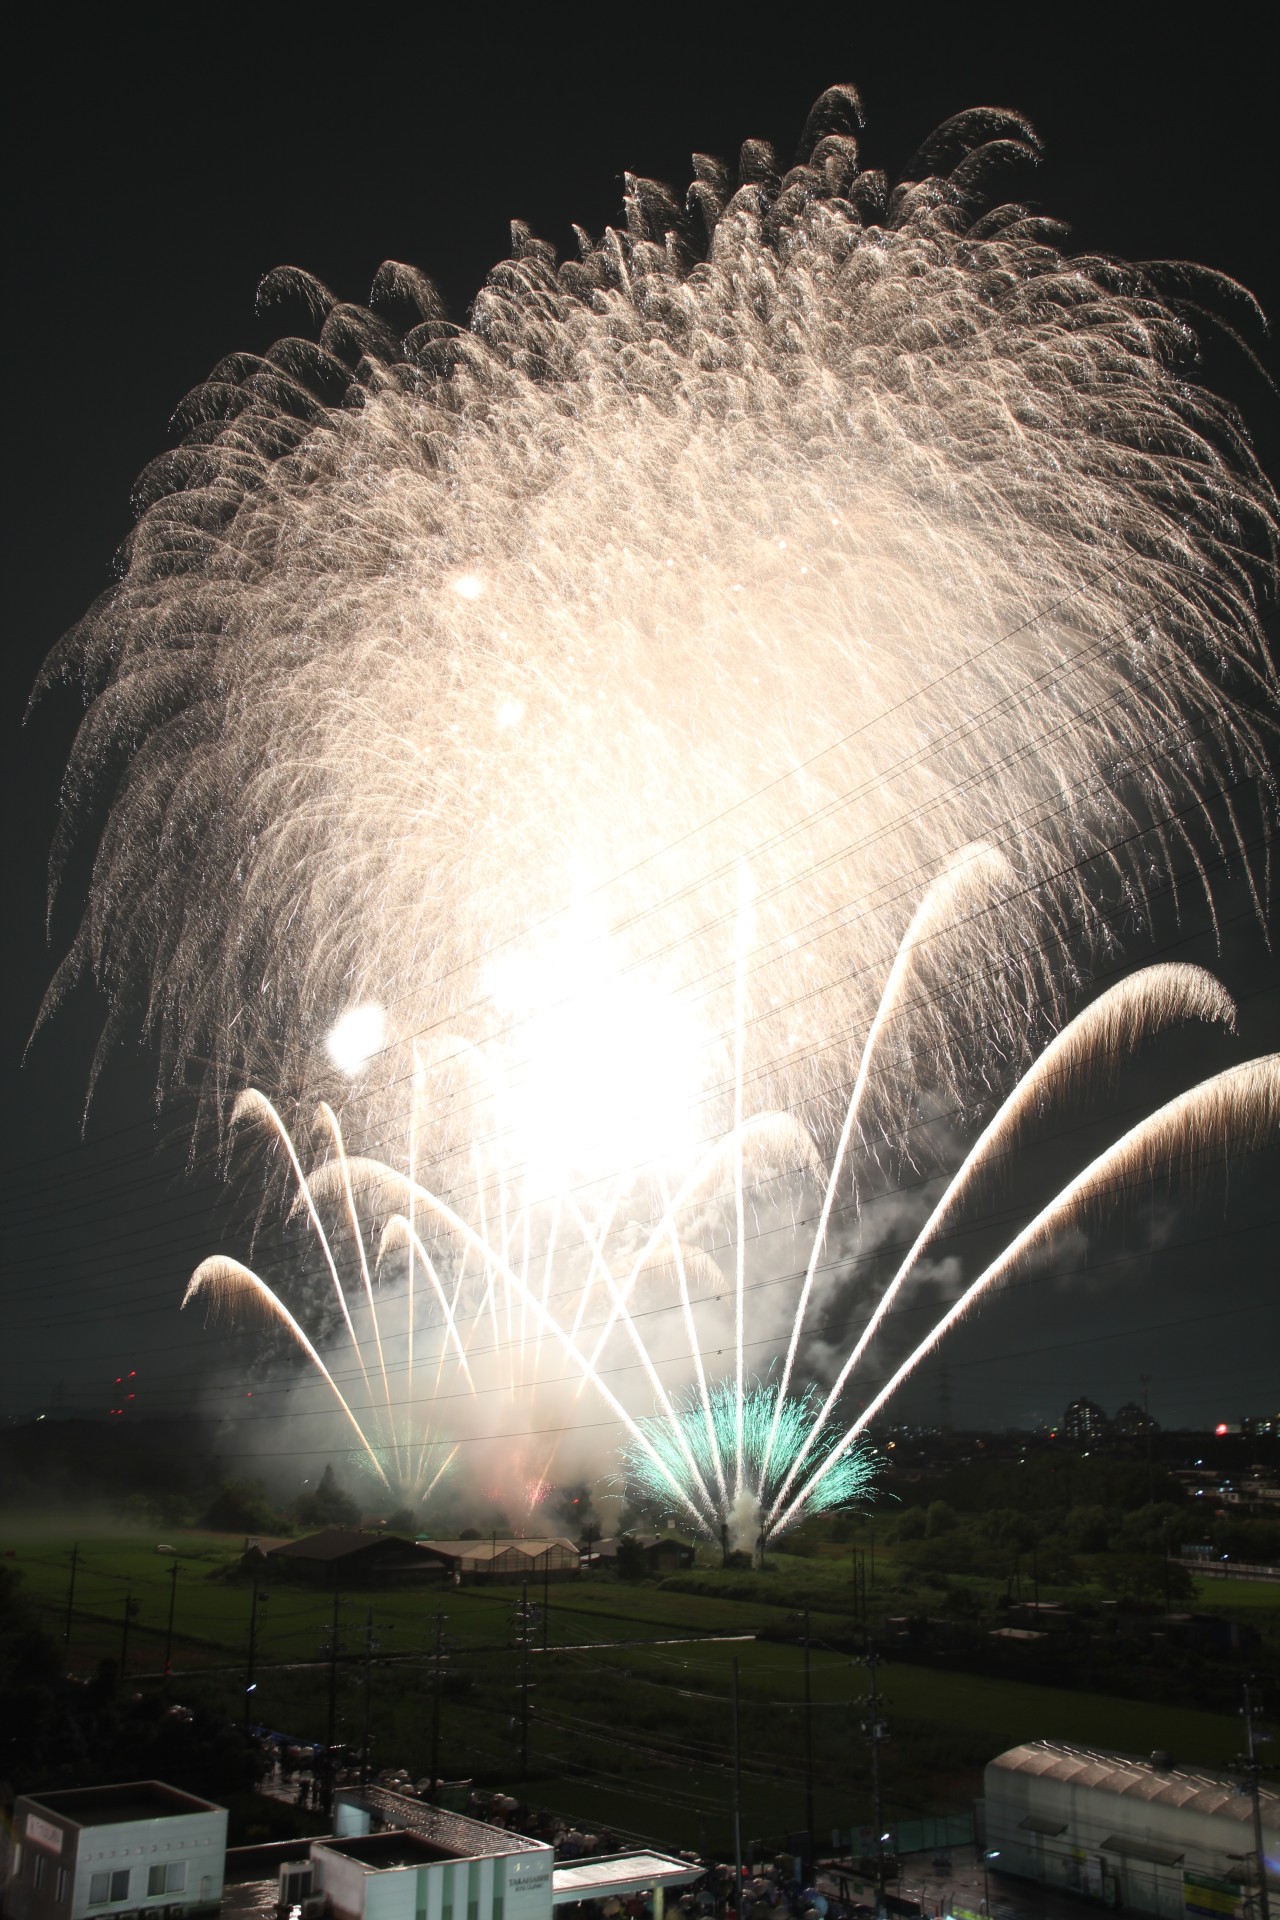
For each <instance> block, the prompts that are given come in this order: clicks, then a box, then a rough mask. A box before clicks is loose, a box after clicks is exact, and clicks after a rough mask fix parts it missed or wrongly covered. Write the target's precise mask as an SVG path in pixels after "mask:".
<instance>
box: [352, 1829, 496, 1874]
mask: <svg viewBox="0 0 1280 1920" xmlns="http://www.w3.org/2000/svg"><path fill="white" fill-rule="evenodd" d="M316 1844H317V1845H318V1846H322V1847H323V1848H324V1849H325V1851H326V1852H327V1853H340V1854H342V1855H343V1857H344V1858H345V1859H347V1860H358V1861H359V1862H360V1865H361V1866H364V1867H373V1868H376V1869H377V1870H378V1871H379V1872H385V1871H386V1870H387V1869H388V1868H390V1867H421V1866H425V1865H427V1864H428V1863H429V1862H431V1861H432V1860H458V1859H466V1858H468V1857H470V1856H468V1855H466V1854H459V1853H457V1852H456V1851H455V1850H454V1849H453V1848H452V1847H442V1846H439V1845H436V1844H434V1843H433V1842H432V1841H430V1840H427V1839H425V1838H424V1837H423V1836H422V1835H421V1834H420V1833H366V1834H360V1835H356V1834H353V1835H351V1836H350V1837H349V1838H344V1839H324V1840H319V1841H317V1842H316Z"/></svg>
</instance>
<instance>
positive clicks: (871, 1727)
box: [863, 1641, 884, 1914]
mask: <svg viewBox="0 0 1280 1920" xmlns="http://www.w3.org/2000/svg"><path fill="white" fill-rule="evenodd" d="M879 1660H880V1656H879V1654H878V1653H877V1652H876V1650H875V1648H874V1647H873V1646H872V1645H871V1642H870V1641H868V1642H867V1651H866V1653H865V1654H864V1655H863V1661H864V1664H865V1666H866V1669H867V1672H868V1674H869V1675H870V1676H871V1697H870V1700H869V1702H868V1705H869V1707H870V1709H871V1718H870V1719H869V1720H866V1721H864V1722H863V1732H864V1733H866V1734H867V1736H868V1737H869V1739H870V1741H871V1804H872V1810H873V1813H874V1817H875V1823H876V1912H877V1914H883V1912H884V1803H883V1801H882V1799H881V1795H880V1742H881V1741H882V1740H883V1739H884V1722H883V1721H882V1720H881V1718H880V1692H879V1688H878V1685H877V1682H876V1667H877V1666H878V1665H879Z"/></svg>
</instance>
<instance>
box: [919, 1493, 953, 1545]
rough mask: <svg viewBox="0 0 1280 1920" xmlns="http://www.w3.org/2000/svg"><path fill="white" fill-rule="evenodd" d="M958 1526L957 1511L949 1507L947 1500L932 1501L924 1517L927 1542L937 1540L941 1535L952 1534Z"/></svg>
mask: <svg viewBox="0 0 1280 1920" xmlns="http://www.w3.org/2000/svg"><path fill="white" fill-rule="evenodd" d="M955 1525H956V1510H955V1508H954V1507H949V1506H948V1505H947V1503H946V1501H945V1500H931V1501H930V1502H929V1506H928V1509H927V1511H926V1513H925V1517H924V1533H925V1539H926V1540H936V1539H937V1537H938V1535H939V1534H940V1533H950V1532H951V1531H952V1530H953V1528H954V1527H955Z"/></svg>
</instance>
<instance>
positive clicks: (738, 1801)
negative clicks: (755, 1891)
mask: <svg viewBox="0 0 1280 1920" xmlns="http://www.w3.org/2000/svg"><path fill="white" fill-rule="evenodd" d="M733 1869H734V1885H733V1910H734V1912H735V1913H740V1912H741V1911H742V1904H741V1903H742V1726H741V1721H740V1718H739V1712H738V1662H737V1657H736V1656H735V1658H734V1662H733Z"/></svg>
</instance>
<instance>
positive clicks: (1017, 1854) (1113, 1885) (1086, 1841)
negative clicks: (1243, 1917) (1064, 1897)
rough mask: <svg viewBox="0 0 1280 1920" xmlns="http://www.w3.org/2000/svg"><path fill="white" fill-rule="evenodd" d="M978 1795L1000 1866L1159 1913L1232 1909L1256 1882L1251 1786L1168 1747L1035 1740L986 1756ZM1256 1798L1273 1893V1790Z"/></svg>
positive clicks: (1277, 1804)
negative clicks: (1175, 1759) (1117, 1748)
mask: <svg viewBox="0 0 1280 1920" xmlns="http://www.w3.org/2000/svg"><path fill="white" fill-rule="evenodd" d="M984 1795H985V1803H984V1817H985V1823H986V1824H985V1831H986V1850H987V1857H988V1859H989V1860H990V1862H991V1863H992V1865H993V1866H997V1867H998V1871H1000V1872H1001V1873H1013V1874H1019V1875H1021V1876H1022V1877H1023V1878H1024V1879H1028V1880H1038V1881H1040V1882H1041V1883H1042V1884H1043V1885H1045V1886H1052V1887H1062V1888H1064V1889H1066V1890H1067V1891H1068V1892H1071V1893H1077V1894H1084V1895H1087V1896H1089V1897H1091V1898H1093V1899H1095V1900H1101V1901H1103V1902H1105V1904H1106V1905H1107V1906H1108V1907H1113V1908H1117V1907H1118V1908H1124V1909H1125V1910H1127V1911H1129V1912H1133V1913H1153V1914H1161V1915H1164V1916H1166V1920H1184V1915H1197V1916H1208V1917H1209V1920H1231V1916H1232V1915H1234V1914H1235V1913H1236V1912H1237V1911H1238V1909H1239V1907H1240V1905H1241V1902H1242V1900H1243V1899H1244V1898H1245V1897H1246V1895H1247V1892H1248V1889H1249V1888H1250V1886H1251V1885H1252V1886H1254V1887H1256V1884H1257V1866H1256V1855H1255V1849H1254V1829H1253V1800H1252V1796H1251V1795H1250V1794H1249V1793H1248V1792H1247V1791H1246V1790H1245V1789H1244V1788H1243V1787H1242V1786H1241V1784H1240V1782H1239V1781H1238V1780H1234V1779H1232V1778H1230V1777H1228V1776H1227V1775H1225V1774H1219V1773H1208V1772H1205V1771H1203V1770H1201V1769H1200V1768H1194V1769H1192V1768H1184V1767H1176V1766H1174V1765H1173V1763H1172V1761H1171V1760H1170V1759H1169V1757H1168V1756H1167V1755H1165V1754H1155V1755H1153V1756H1152V1758H1151V1759H1150V1760H1149V1761H1147V1760H1136V1759H1131V1758H1128V1757H1126V1756H1125V1755H1123V1754H1117V1753H1102V1752H1096V1751H1094V1750H1092V1749H1090V1748H1087V1747H1073V1746H1067V1745H1066V1744H1065V1743H1063V1742H1060V1741H1056V1740H1032V1741H1028V1742H1026V1744H1025V1745H1023V1746H1020V1747H1011V1748H1010V1749H1009V1751H1008V1752H1007V1753H1002V1754H1000V1755H998V1756H997V1758H996V1759H994V1760H993V1761H991V1762H990V1764H989V1765H988V1767H987V1769H986V1774H985V1779H984ZM1260 1805H1261V1814H1262V1828H1263V1853H1264V1855H1265V1857H1266V1858H1267V1859H1268V1860H1269V1861H1270V1862H1271V1868H1270V1870H1269V1871H1268V1874H1267V1885H1268V1889H1274V1890H1275V1892H1274V1893H1273V1895H1272V1897H1273V1899H1274V1897H1275V1894H1278V1893H1280V1876H1278V1875H1277V1872H1276V1861H1277V1858H1278V1857H1280V1794H1277V1793H1276V1792H1275V1791H1274V1790H1273V1789H1270V1788H1263V1789H1262V1790H1261V1793H1260Z"/></svg>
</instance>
